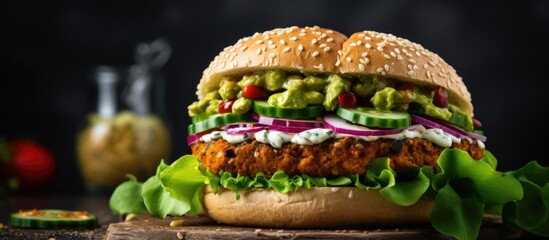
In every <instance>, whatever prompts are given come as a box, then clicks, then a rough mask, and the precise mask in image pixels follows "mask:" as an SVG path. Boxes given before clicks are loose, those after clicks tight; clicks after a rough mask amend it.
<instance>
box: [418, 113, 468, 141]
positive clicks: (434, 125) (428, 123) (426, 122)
mask: <svg viewBox="0 0 549 240" xmlns="http://www.w3.org/2000/svg"><path fill="white" fill-rule="evenodd" d="M410 115H411V117H412V121H414V122H416V123H419V124H422V125H425V126H427V127H431V128H439V129H441V130H442V131H444V132H446V133H448V134H450V135H452V136H454V137H456V138H460V137H461V134H460V133H459V132H457V131H456V130H454V129H452V128H450V127H447V126H444V125H441V124H438V123H437V122H435V121H432V120H429V119H427V118H424V117H420V116H418V115H415V114H410Z"/></svg>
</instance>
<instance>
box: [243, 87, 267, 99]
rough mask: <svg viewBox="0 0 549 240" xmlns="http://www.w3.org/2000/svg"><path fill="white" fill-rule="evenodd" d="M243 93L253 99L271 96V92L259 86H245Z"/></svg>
mask: <svg viewBox="0 0 549 240" xmlns="http://www.w3.org/2000/svg"><path fill="white" fill-rule="evenodd" d="M242 94H243V95H244V97H246V98H248V99H251V100H265V99H267V98H269V92H267V91H266V90H265V89H263V88H261V87H258V86H245V87H244V88H243V89H242Z"/></svg>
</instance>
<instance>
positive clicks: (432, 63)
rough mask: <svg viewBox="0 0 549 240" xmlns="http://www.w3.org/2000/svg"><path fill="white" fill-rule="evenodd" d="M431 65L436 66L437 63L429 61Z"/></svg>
mask: <svg viewBox="0 0 549 240" xmlns="http://www.w3.org/2000/svg"><path fill="white" fill-rule="evenodd" d="M429 65H431V66H433V67H436V66H437V65H436V64H435V63H434V62H432V61H431V62H429Z"/></svg>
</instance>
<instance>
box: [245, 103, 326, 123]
mask: <svg viewBox="0 0 549 240" xmlns="http://www.w3.org/2000/svg"><path fill="white" fill-rule="evenodd" d="M252 109H253V110H254V112H256V113H257V114H259V115H263V116H267V117H277V118H289V119H308V118H314V117H318V116H322V115H324V113H325V112H326V110H325V109H324V107H323V106H321V105H313V106H307V107H305V108H300V109H290V108H279V107H275V106H272V105H270V104H269V103H267V102H265V101H254V104H253V106H252Z"/></svg>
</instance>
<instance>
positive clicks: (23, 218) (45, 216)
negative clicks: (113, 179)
mask: <svg viewBox="0 0 549 240" xmlns="http://www.w3.org/2000/svg"><path fill="white" fill-rule="evenodd" d="M10 224H11V225H12V226H14V227H22V228H92V227H96V226H97V225H98V224H97V217H96V216H95V215H93V214H90V213H88V212H84V211H66V210H58V209H40V210H39V209H33V210H28V211H19V212H18V213H12V214H11V216H10Z"/></svg>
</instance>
